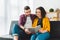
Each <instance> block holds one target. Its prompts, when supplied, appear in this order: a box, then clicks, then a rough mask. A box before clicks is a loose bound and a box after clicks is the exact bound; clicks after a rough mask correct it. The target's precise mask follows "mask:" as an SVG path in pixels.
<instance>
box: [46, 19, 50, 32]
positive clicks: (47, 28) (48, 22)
mask: <svg viewBox="0 0 60 40" xmlns="http://www.w3.org/2000/svg"><path fill="white" fill-rule="evenodd" d="M45 25H46V30H47V31H48V32H50V21H49V19H48V18H47V19H46V24H45Z"/></svg>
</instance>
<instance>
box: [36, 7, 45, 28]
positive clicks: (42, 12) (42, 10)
mask: <svg viewBox="0 0 60 40" xmlns="http://www.w3.org/2000/svg"><path fill="white" fill-rule="evenodd" d="M37 9H39V10H41V16H42V19H41V27H43V23H42V21H43V18H44V17H45V16H46V11H45V9H44V8H43V7H38V8H36V10H37Z"/></svg>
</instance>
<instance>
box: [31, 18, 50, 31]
mask: <svg viewBox="0 0 60 40" xmlns="http://www.w3.org/2000/svg"><path fill="white" fill-rule="evenodd" d="M37 23H38V18H35V19H34V22H33V24H32V27H33V28H35V27H36V26H37ZM42 24H43V25H42V26H43V27H42V28H41V29H42V30H47V31H48V32H50V22H49V19H48V18H47V17H45V18H43V20H42Z"/></svg>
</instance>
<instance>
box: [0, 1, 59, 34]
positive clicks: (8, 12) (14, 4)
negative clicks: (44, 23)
mask: <svg viewBox="0 0 60 40" xmlns="http://www.w3.org/2000/svg"><path fill="white" fill-rule="evenodd" d="M26 5H28V6H30V7H31V11H32V13H34V14H35V9H36V8H37V7H39V6H42V7H44V8H45V10H46V12H47V15H46V16H47V17H49V18H50V21H60V19H59V18H60V0H0V35H5V34H9V30H10V24H11V21H13V20H19V16H20V15H21V14H23V13H24V6H26Z"/></svg>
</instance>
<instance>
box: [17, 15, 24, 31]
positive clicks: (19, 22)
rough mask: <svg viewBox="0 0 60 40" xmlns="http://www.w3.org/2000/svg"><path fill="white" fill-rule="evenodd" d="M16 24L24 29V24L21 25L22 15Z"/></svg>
mask: <svg viewBox="0 0 60 40" xmlns="http://www.w3.org/2000/svg"><path fill="white" fill-rule="evenodd" d="M18 25H19V27H20V28H22V29H23V30H24V26H23V15H21V16H20V18H19V21H18Z"/></svg>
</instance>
